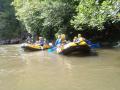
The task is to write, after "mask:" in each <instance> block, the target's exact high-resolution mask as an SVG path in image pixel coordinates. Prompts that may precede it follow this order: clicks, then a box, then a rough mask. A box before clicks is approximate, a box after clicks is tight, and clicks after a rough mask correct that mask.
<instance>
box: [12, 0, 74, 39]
mask: <svg viewBox="0 0 120 90" xmlns="http://www.w3.org/2000/svg"><path fill="white" fill-rule="evenodd" d="M67 1H68V0H63V1H61V0H14V2H13V5H14V7H15V10H16V16H17V18H18V20H20V21H21V22H22V23H23V25H25V27H26V29H27V31H28V32H31V33H33V32H37V33H40V34H41V35H43V36H45V37H48V38H50V37H51V36H50V35H52V36H53V35H54V34H55V33H57V32H59V33H66V31H67V30H68V28H70V27H71V25H70V20H71V18H72V16H73V12H74V8H73V1H74V0H70V1H69V2H67ZM71 1H72V2H71Z"/></svg>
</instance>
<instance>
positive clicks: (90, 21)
mask: <svg viewBox="0 0 120 90" xmlns="http://www.w3.org/2000/svg"><path fill="white" fill-rule="evenodd" d="M76 11H77V15H75V16H74V19H73V20H71V24H72V25H73V26H74V28H75V29H76V30H86V29H90V30H91V29H97V30H103V29H104V23H106V22H108V21H112V23H115V22H119V21H120V0H81V1H80V3H79V5H78V7H77V9H76Z"/></svg>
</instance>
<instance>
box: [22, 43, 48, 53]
mask: <svg viewBox="0 0 120 90" xmlns="http://www.w3.org/2000/svg"><path fill="white" fill-rule="evenodd" d="M21 48H23V49H24V50H29V51H39V50H45V49H48V48H50V46H49V45H47V44H46V45H44V46H40V45H38V44H27V43H25V44H23V45H21Z"/></svg>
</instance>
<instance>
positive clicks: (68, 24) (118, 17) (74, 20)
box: [0, 0, 120, 39]
mask: <svg viewBox="0 0 120 90" xmlns="http://www.w3.org/2000/svg"><path fill="white" fill-rule="evenodd" d="M12 1H13V2H12ZM11 2H12V3H11ZM13 6H14V8H13ZM14 9H15V11H14ZM16 17H17V20H19V21H20V22H21V25H22V27H23V28H25V29H26V30H27V31H28V32H30V33H31V34H35V33H36V34H37V35H41V36H44V37H46V38H48V39H51V38H52V39H53V38H54V35H55V34H56V33H65V34H67V35H69V36H70V35H73V33H77V32H79V31H92V30H93V31H92V32H94V30H96V31H98V30H100V31H103V30H105V29H106V28H107V29H109V27H112V29H117V30H120V0H0V21H1V22H0V37H3V36H7V37H6V38H11V37H16V36H18V34H19V33H20V31H21V30H20V29H21V27H20V26H19V22H18V21H17V20H16V19H15V18H16ZM13 32H14V33H13ZM36 34H35V35H36Z"/></svg>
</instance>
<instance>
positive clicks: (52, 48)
mask: <svg viewBox="0 0 120 90" xmlns="http://www.w3.org/2000/svg"><path fill="white" fill-rule="evenodd" d="M54 51H56V47H55V46H53V47H51V48H49V49H48V52H50V53H51V52H54Z"/></svg>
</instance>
